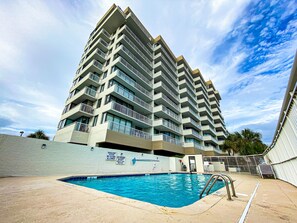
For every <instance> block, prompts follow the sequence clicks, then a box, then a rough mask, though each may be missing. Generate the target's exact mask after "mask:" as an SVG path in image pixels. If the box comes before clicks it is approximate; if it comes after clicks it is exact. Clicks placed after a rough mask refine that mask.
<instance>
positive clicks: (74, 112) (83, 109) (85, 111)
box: [61, 103, 94, 120]
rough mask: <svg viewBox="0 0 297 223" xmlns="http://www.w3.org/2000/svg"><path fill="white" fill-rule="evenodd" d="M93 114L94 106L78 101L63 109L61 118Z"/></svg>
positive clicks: (74, 117) (75, 117)
mask: <svg viewBox="0 0 297 223" xmlns="http://www.w3.org/2000/svg"><path fill="white" fill-rule="evenodd" d="M93 114H94V108H93V107H92V106H90V105H87V104H84V103H80V104H78V105H76V106H75V107H73V108H71V109H66V110H64V111H63V115H62V118H61V120H62V119H65V118H70V119H77V118H79V117H81V116H86V117H92V116H93Z"/></svg>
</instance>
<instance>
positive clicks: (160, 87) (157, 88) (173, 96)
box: [154, 81, 179, 103]
mask: <svg viewBox="0 0 297 223" xmlns="http://www.w3.org/2000/svg"><path fill="white" fill-rule="evenodd" d="M154 89H155V92H156V91H158V92H162V93H164V94H166V95H168V97H170V99H171V100H172V101H174V102H175V103H179V96H178V94H175V93H174V92H173V91H171V89H170V88H169V87H167V85H166V84H165V83H164V82H162V81H159V82H157V83H155V84H154Z"/></svg>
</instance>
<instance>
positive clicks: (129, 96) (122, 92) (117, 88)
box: [115, 85, 153, 111]
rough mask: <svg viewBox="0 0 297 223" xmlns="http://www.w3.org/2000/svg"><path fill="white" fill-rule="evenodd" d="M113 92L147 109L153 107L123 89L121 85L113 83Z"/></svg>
mask: <svg viewBox="0 0 297 223" xmlns="http://www.w3.org/2000/svg"><path fill="white" fill-rule="evenodd" d="M115 92H117V93H118V94H120V95H122V96H123V97H125V98H127V99H129V100H130V101H133V102H135V103H136V104H138V105H140V106H142V107H144V108H146V109H148V110H149V111H152V110H153V108H152V106H151V105H150V104H148V103H146V102H145V101H143V100H142V99H140V98H139V97H137V96H135V95H134V94H132V93H130V92H128V91H127V90H126V89H124V88H123V87H121V86H119V85H115Z"/></svg>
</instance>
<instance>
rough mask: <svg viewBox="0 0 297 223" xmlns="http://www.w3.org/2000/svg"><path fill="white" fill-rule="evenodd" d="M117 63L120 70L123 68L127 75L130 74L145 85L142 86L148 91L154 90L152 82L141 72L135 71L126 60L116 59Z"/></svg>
mask: <svg viewBox="0 0 297 223" xmlns="http://www.w3.org/2000/svg"><path fill="white" fill-rule="evenodd" d="M115 63H116V64H117V66H118V67H119V68H121V69H122V70H123V71H124V72H125V73H127V74H129V75H130V76H131V77H132V78H133V79H135V80H136V81H137V82H141V83H143V84H142V86H143V87H145V88H146V89H152V87H153V84H152V81H151V80H149V79H148V78H146V77H145V76H144V75H143V74H142V73H141V72H139V71H138V70H137V69H135V68H134V67H133V66H132V65H131V64H130V63H128V61H126V60H125V59H124V58H122V57H119V58H117V59H116V61H115Z"/></svg>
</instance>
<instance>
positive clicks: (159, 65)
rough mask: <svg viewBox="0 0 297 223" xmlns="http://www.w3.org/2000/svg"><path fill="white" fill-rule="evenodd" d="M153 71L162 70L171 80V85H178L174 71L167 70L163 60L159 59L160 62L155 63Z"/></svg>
mask: <svg viewBox="0 0 297 223" xmlns="http://www.w3.org/2000/svg"><path fill="white" fill-rule="evenodd" d="M154 71H155V73H157V72H159V71H162V72H163V73H164V74H165V75H167V77H168V78H169V79H170V80H171V82H172V83H173V85H175V86H176V87H177V86H178V84H177V76H176V73H174V72H172V71H169V70H168V69H167V67H166V66H165V64H164V62H162V61H160V62H157V63H155V64H154Z"/></svg>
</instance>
